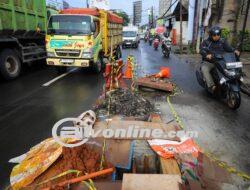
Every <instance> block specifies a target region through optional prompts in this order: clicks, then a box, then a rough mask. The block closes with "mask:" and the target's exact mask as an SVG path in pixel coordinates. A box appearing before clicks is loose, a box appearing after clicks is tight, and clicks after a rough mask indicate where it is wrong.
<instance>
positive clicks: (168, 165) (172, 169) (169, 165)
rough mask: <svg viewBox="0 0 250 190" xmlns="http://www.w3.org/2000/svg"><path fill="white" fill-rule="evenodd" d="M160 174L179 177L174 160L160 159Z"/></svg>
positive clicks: (177, 167) (179, 173)
mask: <svg viewBox="0 0 250 190" xmlns="http://www.w3.org/2000/svg"><path fill="white" fill-rule="evenodd" d="M160 165H161V173H163V174H173V175H179V176H181V172H180V169H179V166H178V164H177V161H176V160H175V159H174V158H169V159H164V158H162V157H160Z"/></svg>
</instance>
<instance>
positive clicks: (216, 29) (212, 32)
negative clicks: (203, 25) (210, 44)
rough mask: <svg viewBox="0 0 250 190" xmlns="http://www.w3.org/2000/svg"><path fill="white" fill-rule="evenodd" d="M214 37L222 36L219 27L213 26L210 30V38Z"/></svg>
mask: <svg viewBox="0 0 250 190" xmlns="http://www.w3.org/2000/svg"><path fill="white" fill-rule="evenodd" d="M213 35H219V36H220V35H221V28H220V27H219V26H213V27H212V28H210V30H209V36H210V37H212V36H213Z"/></svg>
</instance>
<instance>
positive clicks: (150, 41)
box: [148, 36, 153, 46]
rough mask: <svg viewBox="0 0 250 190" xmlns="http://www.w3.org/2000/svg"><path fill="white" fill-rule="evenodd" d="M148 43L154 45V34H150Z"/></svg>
mask: <svg viewBox="0 0 250 190" xmlns="http://www.w3.org/2000/svg"><path fill="white" fill-rule="evenodd" d="M148 43H149V45H150V46H151V45H152V43H153V36H149V38H148Z"/></svg>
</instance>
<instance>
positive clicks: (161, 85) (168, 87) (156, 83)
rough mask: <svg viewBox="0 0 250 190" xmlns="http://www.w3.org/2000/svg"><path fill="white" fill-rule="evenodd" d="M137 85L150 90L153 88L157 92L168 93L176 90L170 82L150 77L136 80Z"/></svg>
mask: <svg viewBox="0 0 250 190" xmlns="http://www.w3.org/2000/svg"><path fill="white" fill-rule="evenodd" d="M136 84H137V85H138V86H144V87H148V88H153V89H157V90H163V91H167V92H172V91H173V90H174V86H173V84H172V83H171V82H169V81H164V80H160V79H152V78H150V77H142V78H138V79H137V80H136Z"/></svg>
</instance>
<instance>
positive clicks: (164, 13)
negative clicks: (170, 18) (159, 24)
mask: <svg viewBox="0 0 250 190" xmlns="http://www.w3.org/2000/svg"><path fill="white" fill-rule="evenodd" d="M177 1H178V0H175V2H174V3H172V4H171V5H170V6H169V8H168V9H167V10H166V12H165V13H164V14H163V15H162V16H161V17H159V18H157V20H159V19H162V18H164V16H165V15H166V14H167V12H168V11H169V10H170V9H171V8H172V6H173V5H174V4H175V3H176V2H177Z"/></svg>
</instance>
